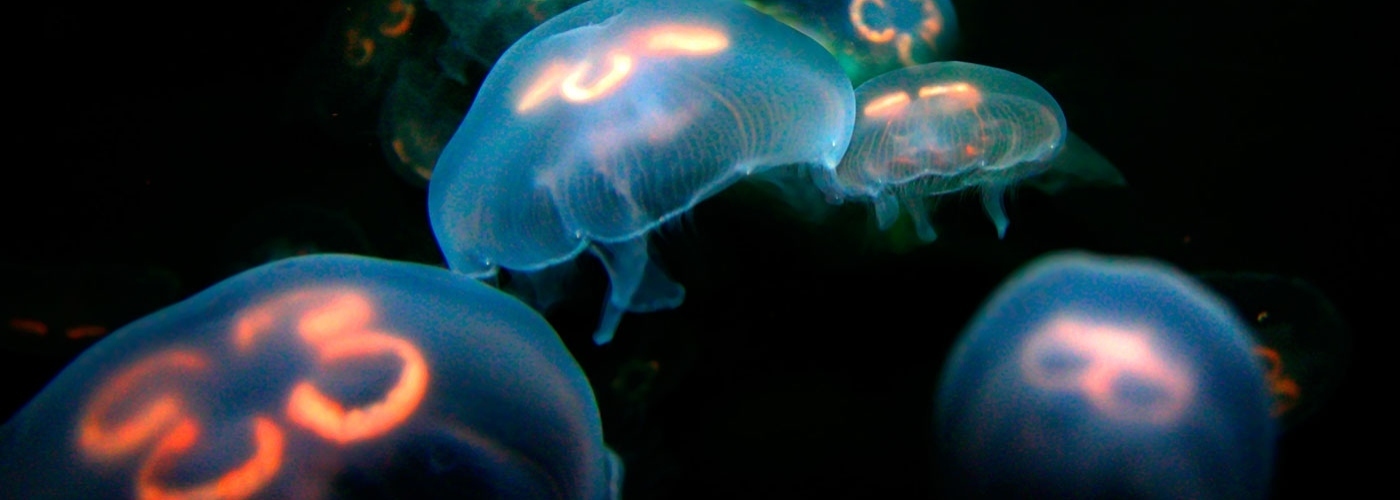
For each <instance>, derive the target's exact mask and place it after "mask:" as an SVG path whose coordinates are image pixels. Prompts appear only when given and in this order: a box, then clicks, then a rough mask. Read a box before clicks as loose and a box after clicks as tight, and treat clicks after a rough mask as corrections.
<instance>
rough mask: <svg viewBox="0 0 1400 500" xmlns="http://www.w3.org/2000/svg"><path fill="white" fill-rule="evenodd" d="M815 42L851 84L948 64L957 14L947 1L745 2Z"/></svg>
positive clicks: (758, 0) (767, 0)
mask: <svg viewBox="0 0 1400 500" xmlns="http://www.w3.org/2000/svg"><path fill="white" fill-rule="evenodd" d="M746 3H748V4H749V5H752V6H754V7H755V8H757V9H759V10H761V11H763V12H765V13H767V14H769V15H771V16H773V17H774V18H776V19H778V20H780V21H782V22H784V23H787V24H788V25H790V26H792V27H794V28H797V30H798V31H801V32H803V33H805V34H806V35H807V36H810V37H812V39H814V40H816V41H818V42H820V43H821V44H822V46H824V47H826V49H827V50H828V51H830V52H831V53H832V54H833V55H835V56H836V59H837V61H839V62H840V63H841V67H842V68H844V69H845V70H846V74H848V75H850V77H851V81H852V83H854V84H855V85H860V84H862V83H864V82H865V81H866V80H869V79H871V78H874V77H876V76H878V75H881V74H884V73H887V72H889V71H893V70H895V69H898V68H901V67H908V66H917V65H920V64H924V63H930V62H934V61H942V60H948V59H949V58H950V57H951V55H952V53H953V50H954V47H955V44H956V42H957V15H956V14H955V13H954V12H953V5H952V4H951V3H949V2H948V0H747V1H746Z"/></svg>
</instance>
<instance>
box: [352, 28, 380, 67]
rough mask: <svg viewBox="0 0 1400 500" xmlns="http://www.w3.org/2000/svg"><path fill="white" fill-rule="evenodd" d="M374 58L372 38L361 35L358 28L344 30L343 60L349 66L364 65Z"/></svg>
mask: <svg viewBox="0 0 1400 500" xmlns="http://www.w3.org/2000/svg"><path fill="white" fill-rule="evenodd" d="M372 59H374V39H373V38H369V37H361V36H360V30H357V29H354V28H351V29H348V30H345V62H346V63H349V64H350V65H351V66H356V67H358V66H364V65H366V64H369V62H370V60H372Z"/></svg>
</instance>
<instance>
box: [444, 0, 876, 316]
mask: <svg viewBox="0 0 1400 500" xmlns="http://www.w3.org/2000/svg"><path fill="white" fill-rule="evenodd" d="M854 109H855V99H854V96H853V93H852V89H851V84H850V81H849V80H848V79H847V78H846V75H845V74H844V73H842V72H841V68H840V67H839V66H838V65H837V64H836V62H835V60H833V59H832V57H831V55H830V54H828V53H826V51H824V50H823V49H822V48H821V46H819V45H817V44H816V42H813V41H812V40H811V39H809V38H807V37H805V36H803V35H802V34H801V33H798V32H797V31H794V30H793V29H792V28H789V27H787V26H785V25H783V24H782V23H779V22H777V21H775V20H773V19H771V18H769V17H767V16H764V15H763V14H760V13H758V12H757V11H754V10H753V9H751V8H749V7H747V6H744V5H743V4H741V3H738V2H737V1H713V0H682V1H669V2H655V1H651V0H598V1H594V2H589V3H586V4H583V5H580V6H578V7H575V8H573V9H571V10H569V11H567V12H565V13H563V14H561V15H559V16H557V17H555V18H553V19H550V20H549V21H547V22H545V23H544V24H542V25H540V27H539V28H538V29H536V30H535V31H532V32H530V33H529V34H527V35H526V36H525V37H524V38H522V39H521V40H520V42H519V43H517V44H516V45H514V46H513V47H511V49H510V50H508V51H507V52H506V53H505V54H504V55H503V56H502V57H501V59H500V61H499V62H498V63H497V64H496V66H495V68H494V69H493V70H492V71H491V73H490V74H488V75H487V77H486V80H485V81H484V82H483V83H482V86H481V91H480V92H479V93H478V95H477V98H476V100H475V102H474V104H473V105H472V108H471V110H470V111H468V113H467V116H466V118H465V119H464V120H463V121H462V124H461V126H460V127H459V128H458V129H457V133H456V135H454V136H453V138H452V140H451V141H450V142H449V143H448V145H447V148H446V149H445V150H444V151H443V154H442V156H441V157H440V158H439V160H438V164H437V167H436V170H435V171H434V176H433V179H432V181H431V182H430V183H429V187H428V201H429V214H430V216H431V219H432V224H433V231H434V232H435V233H436V235H437V239H438V243H439V245H440V246H441V247H442V250H443V253H444V254H445V255H446V257H447V262H448V264H449V265H450V266H451V268H452V269H453V270H455V271H459V272H464V273H467V274H471V275H473V276H483V277H484V276H489V275H491V274H493V273H494V272H495V270H496V268H497V267H498V266H499V267H504V268H507V269H511V270H516V271H535V270H539V269H543V268H546V267H549V266H553V265H556V264H559V263H562V262H565V261H569V260H571V259H573V258H574V257H575V256H577V255H578V254H579V253H580V252H583V251H584V250H591V251H592V252H593V253H594V254H596V255H597V256H598V257H599V258H600V259H601V260H602V261H603V264H604V265H605V266H606V268H607V271H608V274H609V275H610V278H611V282H612V291H611V296H610V298H609V300H608V304H607V306H606V307H605V310H604V313H603V317H602V321H601V325H600V326H599V328H598V330H597V333H596V334H595V337H594V338H595V340H596V341H598V342H599V343H605V342H607V341H608V340H609V339H611V337H612V334H613V331H614V330H615V329H616V327H617V324H618V322H619V321H620V319H621V316H622V314H623V312H624V311H633V312H644V311H654V310H660V309H668V308H673V307H676V306H678V305H679V304H680V303H681V301H682V300H683V296H684V291H683V289H682V288H681V286H680V285H679V284H676V283H675V282H673V281H671V280H670V278H668V277H667V276H666V275H665V274H664V273H663V272H661V270H660V269H659V268H657V267H656V266H655V265H654V264H652V263H651V261H650V259H649V258H648V255H647V242H646V236H647V234H648V233H649V232H650V231H651V230H652V229H653V228H655V227H657V226H659V225H661V224H662V223H664V222H665V221H667V220H670V219H672V218H675V217H677V216H679V215H681V214H682V213H684V212H686V211H688V210H690V209H691V207H693V206H695V204H697V203H699V202H700V201H701V200H704V199H705V198H707V197H709V196H710V195H712V194H714V193H716V192H718V191H720V190H722V189H724V188H725V187H727V186H729V185H731V184H733V183H735V182H737V181H738V180H740V179H742V178H744V177H746V176H748V175H750V174H753V173H755V172H758V171H762V170H765V169H769V168H772V167H778V166H784V165H795V164H811V165H818V166H820V167H821V168H824V169H829V168H831V167H832V166H834V165H835V164H836V163H837V162H838V161H839V160H840V158H841V155H842V154H843V153H844V152H845V150H846V145H847V142H848V141H849V138H850V130H851V126H852V123H853V122H854V120H855V110H854Z"/></svg>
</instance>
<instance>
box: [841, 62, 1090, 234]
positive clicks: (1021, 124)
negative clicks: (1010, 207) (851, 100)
mask: <svg viewBox="0 0 1400 500" xmlns="http://www.w3.org/2000/svg"><path fill="white" fill-rule="evenodd" d="M856 103H857V104H856V105H857V108H858V109H859V112H860V116H859V117H858V118H857V120H856V125H855V131H854V132H853V133H852V135H851V146H850V148H849V149H848V150H847V151H846V156H845V157H844V158H842V159H841V163H840V165H838V166H837V167H836V169H835V170H834V171H832V172H830V174H831V175H829V176H817V177H816V178H815V180H816V181H817V182H818V185H819V187H820V188H821V189H822V191H824V192H825V193H827V196H828V198H830V199H832V200H843V199H847V198H851V199H862V200H864V199H868V200H870V201H872V203H873V204H874V209H875V218H876V220H877V223H878V224H879V227H880V228H881V229H888V228H890V227H891V226H892V225H894V223H895V220H896V219H897V218H898V216H899V213H900V211H901V209H903V211H904V212H906V213H908V214H909V216H910V217H911V218H912V219H913V221H914V227H915V229H916V230H917V232H918V235H919V237H920V238H921V239H923V240H924V241H933V240H934V239H936V238H937V234H936V233H935V232H934V229H933V224H932V222H930V220H929V207H928V206H927V205H926V204H925V201H926V199H928V198H929V197H931V196H934V195H941V194H947V193H954V192H958V191H962V190H965V189H974V188H975V189H977V190H979V191H980V192H981V196H982V206H983V207H984V208H985V209H986V211H987V215H988V216H989V217H990V218H991V219H992V221H993V223H995V225H996V230H997V236H998V237H1002V236H1005V234H1006V226H1007V224H1008V221H1007V217H1006V213H1005V211H1004V209H1003V206H1002V197H1003V194H1004V193H1005V191H1006V189H1007V188H1009V187H1011V186H1012V185H1014V184H1015V183H1017V182H1019V181H1021V180H1022V179H1025V178H1027V177H1031V176H1034V175H1036V174H1039V173H1042V172H1044V171H1045V170H1046V169H1048V168H1049V165H1050V164H1049V162H1050V160H1051V159H1053V158H1054V157H1055V156H1056V155H1057V154H1059V152H1060V150H1061V147H1062V146H1063V144H1064V142H1065V134H1066V133H1067V132H1068V128H1067V127H1066V126H1065V117H1064V114H1063V113H1061V112H1060V107H1059V105H1058V104H1057V103H1056V102H1055V99H1054V98H1053V97H1051V96H1050V94H1049V93H1048V92H1046V91H1045V89H1043V88H1041V87H1040V86H1039V85H1036V83H1035V82H1032V81H1030V80H1029V79H1026V78H1025V77H1022V76H1020V75H1017V74H1015V73H1012V72H1010V71H1006V70H1002V69H997V68H992V67H988V66H981V65H976V64H970V63H963V62H941V63H930V64H926V65H923V66H916V67H911V68H904V69H899V70H896V71H892V72H890V73H886V74H884V75H881V76H879V77H876V78H874V79H872V80H870V81H868V82H866V83H865V84H863V85H861V86H860V88H858V89H856Z"/></svg>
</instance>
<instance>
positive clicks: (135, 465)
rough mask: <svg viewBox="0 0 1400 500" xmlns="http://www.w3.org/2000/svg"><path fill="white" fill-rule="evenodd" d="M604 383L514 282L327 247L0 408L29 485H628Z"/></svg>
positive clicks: (255, 274)
mask: <svg viewBox="0 0 1400 500" xmlns="http://www.w3.org/2000/svg"><path fill="white" fill-rule="evenodd" d="M621 474H622V465H621V462H620V461H619V460H618V458H617V457H616V455H614V454H613V453H612V452H611V450H609V449H608V448H607V447H606V446H605V445H604V443H603V435H602V427H601V423H600V421H599V416H598V410H597V406H596V403H595V401H594V398H593V392H592V390H591V388H590V386H589V384H588V381H587V379H586V378H585V377H584V374H583V372H582V371H581V370H580V368H579V366H578V364H577V363H576V362H575V360H574V359H573V357H572V356H570V354H569V352H568V351H567V350H566V349H565V348H564V345H563V344H562V343H561V342H560V340H559V338H558V336H557V335H556V334H555V333H554V331H553V329H552V328H550V326H549V324H548V323H546V322H545V321H544V319H543V318H542V317H540V316H539V315H538V314H537V313H535V312H534V311H532V310H531V309H530V308H529V307H528V306H526V305H524V304H522V303H520V302H519V301H517V300H515V299H514V298H511V297H510V296H508V295H506V294H504V293H502V292H500V291H497V290H494V289H492V288H490V287H488V286H486V285H483V284H481V283H479V282H477V281H475V280H472V279H470V278H467V277H464V276H462V275H460V274H455V273H451V272H449V271H447V270H444V269H442V268H438V267H431V266H424V265H419V264H407V263H398V262H391V261H386V260H379V259H373V258H367V257H356V256H346V255H318V256H311V257H298V258H293V259H287V260H282V261H277V262H274V263H271V264H267V265H264V266H260V267H258V268H256V269H253V270H250V271H248V272H245V273H242V274H239V275H237V276H234V277H232V278H230V279H228V280H225V281H223V282H220V283H219V284H216V285H215V286H213V287H210V288H209V289H207V290H204V291H202V292H200V293H198V294H196V295H194V296H193V297H190V298H188V299H186V300H184V301H182V302H180V303H178V304H175V305H173V306H170V307H168V308H165V309H162V310H160V311H158V312H156V313H153V314H151V315H149V316H146V317H145V318H142V319H140V320H138V321H135V322H133V323H131V324H130V325H127V326H126V327H123V328H122V329H121V330H118V331H116V332H114V333H113V334H112V335H110V336H109V337H107V338H106V339H104V340H103V341H102V342H100V343H98V344H97V345H96V346H94V347H93V348H92V349H90V350H88V351H87V352H85V353H83V355H82V356H81V357H79V358H78V359H77V360H75V361H74V362H73V363H72V364H71V365H70V366H69V367H67V368H66V369H65V370H64V371H63V372H62V373H61V374H59V376H58V377H57V378H55V379H54V381H53V382H52V383H51V384H49V386H48V387H47V388H45V389H44V391H43V392H42V393H40V394H39V396H37V397H36V398H34V400H33V401H31V402H30V403H29V404H28V405H26V406H25V407H24V409H23V410H21V411H20V413H18V414H16V415H15V416H14V418H12V419H10V420H9V421H8V422H6V423H5V425H4V426H3V427H0V483H2V484H4V485H5V488H6V493H7V494H9V495H14V496H15V497H16V498H35V497H37V496H43V497H61V498H97V497H113V496H115V497H122V498H248V497H257V498H327V497H343V496H347V495H348V496H352V497H358V496H370V497H376V498H381V497H382V498H403V497H407V498H434V497H443V496H459V495H465V496H467V497H483V498H569V499H593V500H607V499H616V498H618V493H619V481H620V479H621Z"/></svg>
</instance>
